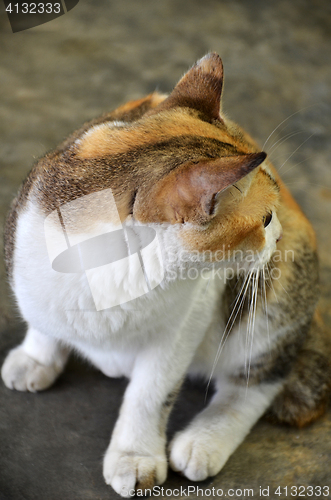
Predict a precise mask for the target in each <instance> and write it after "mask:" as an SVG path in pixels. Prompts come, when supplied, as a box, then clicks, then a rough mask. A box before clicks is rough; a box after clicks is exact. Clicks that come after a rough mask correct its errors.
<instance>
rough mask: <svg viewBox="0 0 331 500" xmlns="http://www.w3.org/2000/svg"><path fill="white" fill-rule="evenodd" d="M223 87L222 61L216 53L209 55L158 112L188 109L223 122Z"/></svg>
mask: <svg viewBox="0 0 331 500" xmlns="http://www.w3.org/2000/svg"><path fill="white" fill-rule="evenodd" d="M222 87H223V64H222V60H221V58H220V57H219V56H218V55H217V54H215V53H211V54H207V55H206V56H205V57H203V58H202V59H200V60H199V61H198V62H197V63H196V64H195V65H194V66H193V67H192V68H191V69H190V70H189V71H188V72H187V73H186V74H185V75H184V76H183V78H182V79H181V80H180V81H179V82H178V84H177V85H176V87H175V88H174V90H173V91H172V93H171V94H170V96H169V97H168V98H167V99H166V100H165V101H163V102H162V103H161V104H160V105H159V106H158V107H157V110H158V111H162V109H170V108H175V107H178V106H180V107H187V108H192V109H196V110H197V111H200V112H201V113H203V114H204V115H205V116H206V117H208V118H209V119H210V120H217V119H218V120H221V118H220V100H221V95H222Z"/></svg>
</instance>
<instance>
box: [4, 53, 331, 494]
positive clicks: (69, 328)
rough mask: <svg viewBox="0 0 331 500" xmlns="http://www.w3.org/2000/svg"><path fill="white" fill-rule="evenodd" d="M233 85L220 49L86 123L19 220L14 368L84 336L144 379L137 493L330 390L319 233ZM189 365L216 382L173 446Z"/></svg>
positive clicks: (18, 380) (115, 439) (16, 208)
mask: <svg viewBox="0 0 331 500" xmlns="http://www.w3.org/2000/svg"><path fill="white" fill-rule="evenodd" d="M222 85H223V67H222V62H221V59H220V58H219V56H218V55H217V54H215V53H211V54H208V55H207V56H205V57H204V58H202V59H201V60H200V61H198V62H197V63H196V64H195V65H194V66H193V67H192V68H191V69H190V70H189V71H188V72H187V73H186V74H185V75H184V76H183V78H182V79H181V80H180V81H179V83H178V84H177V85H176V87H175V88H174V90H173V92H172V93H171V94H170V95H169V96H165V95H161V94H159V93H153V94H151V95H148V96H147V97H145V98H143V99H140V100H137V101H133V102H129V103H127V104H125V105H123V106H121V107H119V108H118V109H116V110H115V111H113V112H112V113H110V114H106V115H104V116H102V117H101V118H99V119H96V120H93V121H91V122H89V123H87V124H85V125H84V126H83V127H82V128H81V129H80V130H78V131H77V132H75V133H74V134H73V135H71V136H70V137H69V138H68V139H67V140H65V141H64V142H63V143H62V144H61V145H60V146H59V147H58V148H57V149H55V150H54V151H52V152H50V153H48V154H47V155H46V156H45V157H44V158H42V159H41V160H39V161H38V162H37V164H36V165H35V166H34V168H33V169H32V171H31V172H30V174H29V175H28V178H27V179H26V181H25V182H24V184H23V186H22V187H21V189H20V191H19V194H18V196H17V198H16V199H15V200H14V202H13V205H12V208H11V212H10V214H9V217H8V220H7V224H6V229H5V242H6V245H5V246H6V248H5V255H6V264H7V269H8V274H9V277H10V282H11V286H12V288H13V291H14V293H15V296H16V299H17V303H18V306H19V309H20V312H21V314H22V316H23V318H24V319H25V320H26V322H27V324H28V329H27V334H26V337H25V339H24V341H23V343H22V344H21V345H19V346H18V347H16V348H15V349H13V350H12V351H10V352H9V354H8V356H7V358H6V360H5V362H4V365H3V367H2V378H3V380H4V383H5V384H6V386H7V387H8V388H10V389H17V390H19V391H32V392H34V391H40V390H44V389H46V388H48V387H50V386H51V385H52V384H53V383H54V381H55V380H56V378H57V377H58V376H59V375H60V373H61V372H62V371H63V370H64V367H65V364H66V361H67V359H68V355H69V352H70V350H75V351H77V352H79V353H80V354H81V355H82V356H84V357H85V358H86V359H87V360H89V361H90V362H91V363H93V365H94V366H96V367H97V368H99V369H100V370H101V371H102V372H103V373H104V374H105V375H107V376H109V377H121V376H126V377H128V378H129V379H130V383H129V385H128V387H127V390H126V392H125V395H124V400H123V404H122V407H121V410H120V414H119V418H118V420H117V423H116V425H115V428H114V430H113V434H112V439H111V442H110V445H109V447H108V449H107V451H106V454H105V457H104V465H103V474H104V478H105V481H106V483H108V484H110V485H111V486H112V487H113V488H114V489H115V491H116V492H118V493H119V494H121V495H122V496H130V495H131V494H132V491H133V490H134V489H136V488H141V489H145V488H151V487H153V485H154V484H157V485H159V484H162V483H163V482H164V481H165V480H166V477H167V468H168V459H169V463H170V466H171V468H172V469H173V470H175V471H180V472H181V473H182V474H184V475H185V476H186V477H187V478H189V479H190V480H194V481H201V480H203V479H205V478H207V477H208V476H213V475H215V474H217V473H218V472H219V471H220V470H221V469H222V467H223V465H224V464H225V463H226V461H227V460H228V458H229V456H230V455H231V454H232V453H233V452H234V451H235V449H236V448H237V446H238V445H239V444H240V443H241V442H242V441H243V439H244V438H245V436H246V435H247V434H248V432H249V431H250V429H251V428H252V426H253V425H254V424H255V423H256V422H257V420H258V419H259V418H260V417H261V416H262V415H263V414H264V413H265V412H266V411H267V410H268V412H269V414H270V415H272V416H273V418H275V419H278V421H281V422H286V423H290V424H295V425H298V426H303V425H306V424H308V423H309V422H311V421H313V420H314V419H315V418H317V417H318V416H319V415H321V414H322V412H323V411H324V409H325V406H326V402H327V400H328V395H329V389H330V381H331V368H330V361H329V359H330V358H329V354H328V353H329V352H330V338H329V337H328V335H327V333H326V332H325V330H324V328H323V325H322V324H321V321H320V319H319V317H318V314H317V313H316V302H317V299H318V263H317V255H316V241H315V235H314V231H313V229H312V227H311V225H310V223H309V222H308V221H307V219H306V218H305V216H304V215H303V213H302V211H301V210H300V208H299V207H298V205H297V204H296V202H295V201H294V200H293V198H292V197H291V195H290V193H289V192H288V190H287V189H286V187H285V186H284V184H283V183H282V181H281V179H280V178H279V176H278V174H277V172H276V171H275V169H274V167H273V166H272V165H271V164H270V163H269V161H268V159H267V158H266V154H265V153H264V152H261V151H260V150H259V148H258V146H257V145H256V144H255V143H254V141H253V140H252V139H251V138H250V137H249V136H248V135H247V133H245V132H244V131H243V130H241V129H240V128H239V127H238V126H237V125H235V124H234V123H232V122H231V121H230V120H229V119H228V118H227V117H226V116H224V114H223V113H222V111H221V109H220V99H221V93H222ZM115 254H116V255H115ZM114 255H115V256H114ZM187 375H189V376H195V375H199V376H202V377H204V378H205V379H206V381H210V380H213V383H214V385H215V388H216V389H215V393H214V395H213V397H212V399H211V401H210V403H209V405H208V406H207V407H206V408H205V409H204V410H203V411H202V412H201V413H200V414H198V415H197V416H196V417H195V418H194V419H193V420H192V421H191V423H190V424H189V425H188V427H187V428H185V429H184V430H182V431H180V432H178V433H177V434H176V435H175V436H174V438H173V439H172V441H171V443H170V445H169V448H168V449H167V447H166V426H167V420H168V415H169V413H170V411H171V408H172V405H173V403H174V401H175V399H176V395H177V394H178V391H179V389H180V387H181V384H182V382H183V379H184V378H185V377H186V376H187ZM167 456H168V458H167Z"/></svg>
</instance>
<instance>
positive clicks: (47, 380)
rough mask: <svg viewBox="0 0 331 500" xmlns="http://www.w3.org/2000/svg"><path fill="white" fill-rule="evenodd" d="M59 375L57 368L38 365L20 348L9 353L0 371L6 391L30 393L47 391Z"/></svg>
mask: <svg viewBox="0 0 331 500" xmlns="http://www.w3.org/2000/svg"><path fill="white" fill-rule="evenodd" d="M59 373H60V370H59V368H58V367H56V366H55V365H49V366H46V365H42V364H40V363H38V362H37V361H35V360H34V359H33V358H31V357H30V356H28V354H26V352H25V351H24V349H23V348H22V347H16V349H13V350H12V351H10V353H9V354H8V356H7V358H6V359H5V362H4V364H3V366H2V369H1V376H2V380H3V381H4V383H5V385H6V387H8V389H16V390H17V391H30V392H36V391H42V390H44V389H47V388H48V387H49V386H51V385H52V384H53V382H54V381H55V379H56V378H57V376H58V375H59Z"/></svg>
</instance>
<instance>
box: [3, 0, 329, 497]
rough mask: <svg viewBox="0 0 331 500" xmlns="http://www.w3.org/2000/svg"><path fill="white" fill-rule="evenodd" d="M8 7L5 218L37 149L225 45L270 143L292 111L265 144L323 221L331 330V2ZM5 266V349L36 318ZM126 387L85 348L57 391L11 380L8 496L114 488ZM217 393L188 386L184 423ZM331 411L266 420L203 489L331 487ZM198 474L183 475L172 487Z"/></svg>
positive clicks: (237, 84) (229, 98) (239, 112)
mask: <svg viewBox="0 0 331 500" xmlns="http://www.w3.org/2000/svg"><path fill="white" fill-rule="evenodd" d="M0 10H1V18H0V29H1V34H0V46H1V52H0V96H1V97H0V178H1V182H0V197H1V198H0V199H1V220H3V219H4V217H5V213H6V211H7V209H8V206H9V203H10V200H11V199H12V197H13V195H14V194H15V191H16V190H17V187H18V185H19V184H20V182H21V181H22V180H23V179H24V177H25V176H26V174H27V172H28V170H29V169H30V167H31V165H32V163H33V161H34V159H35V158H37V157H39V156H41V155H42V154H44V153H45V152H46V151H47V150H48V149H50V148H53V147H54V146H55V145H56V144H57V143H58V142H59V141H61V140H62V139H63V138H64V137H65V136H66V135H67V134H68V133H69V132H70V131H72V130H73V129H75V128H76V127H77V126H79V125H80V124H81V123H82V122H84V121H85V120H87V119H89V118H92V117H95V116H97V115H99V114H101V113H102V112H104V111H106V110H109V109H112V108H114V107H116V106H117V105H118V104H119V103H123V102H125V100H127V99H134V98H138V97H140V96H143V95H144V94H146V93H148V92H151V91H153V90H154V89H155V88H158V89H160V90H162V91H170V90H171V88H172V86H173V85H174V84H175V82H176V81H177V80H178V78H179V77H180V76H181V75H182V73H183V72H184V71H185V70H186V69H187V68H188V67H189V66H190V65H191V64H192V63H193V62H194V61H195V60H196V59H197V58H199V57H201V56H203V55H204V54H205V53H206V52H208V51H209V50H214V51H217V52H218V53H219V54H220V55H221V57H222V58H223V61H224V66H225V75H226V82H225V93H224V110H225V111H226V112H227V113H228V114H229V115H230V116H231V117H232V118H233V119H235V120H237V121H238V122H239V123H240V124H241V125H243V126H244V127H245V128H246V129H247V130H248V131H249V132H250V133H251V134H252V135H253V136H254V137H255V138H256V139H257V140H258V141H259V142H260V144H261V145H262V144H263V143H264V141H265V140H266V138H267V137H268V135H269V134H270V133H271V131H272V130H273V129H274V128H275V127H276V126H277V125H278V124H279V123H280V122H282V120H284V119H286V118H288V117H289V116H290V115H291V114H293V116H292V117H291V118H290V119H288V121H286V122H285V123H284V124H283V125H282V126H281V127H280V128H279V129H278V131H277V132H276V133H275V134H274V135H273V136H272V137H271V138H270V139H269V141H268V142H267V145H266V147H265V149H266V151H267V152H268V153H269V154H270V155H271V157H272V158H273V159H274V162H275V164H276V166H277V167H278V168H279V169H280V170H281V172H282V174H283V177H284V179H285V180H286V181H287V183H288V185H289V186H290V187H291V189H292V192H293V193H294V195H295V197H296V199H297V200H299V202H300V203H301V205H302V207H303V209H304V211H305V212H306V214H307V215H308V217H309V218H310V219H311V221H312V222H313V224H314V226H315V228H316V231H317V236H318V242H319V249H320V250H319V251H320V260H321V285H322V298H321V303H320V304H321V310H322V313H323V317H324V319H325V321H326V323H327V324H328V326H329V327H331V254H330V244H331V232H330V220H331V169H330V159H331V158H330V156H331V141H330V139H329V138H330V132H331V123H330V111H331V90H330V83H331V46H330V37H331V4H330V2H329V0H315V1H312V0H307V1H306V0H293V1H292V2H289V1H285V0H279V1H268V2H266V1H263V0H251V1H248V0H246V1H245V0H234V1H225V0H204V1H199V0H190V1H188V0H187V1H185V0H164V1H162V2H161V1H157V0H154V1H152V0H141V1H139V2H138V1H137V0H136V1H134V0H122V1H117V2H110V1H107V0H99V1H98V2H93V1H92V0H81V1H80V3H79V4H78V5H77V6H76V7H75V8H74V9H73V10H72V11H71V12H69V13H68V14H66V15H65V16H63V17H60V18H58V19H56V20H54V21H52V22H50V23H48V24H45V25H42V26H39V27H37V28H34V29H31V30H27V31H23V32H20V33H16V34H12V33H11V31H10V27H9V23H8V20H7V18H6V16H5V12H4V8H3V6H2V5H1V6H0ZM294 113H295V114H294ZM290 133H293V136H291V137H289V138H288V139H287V140H286V141H285V142H283V143H282V142H281V141H280V142H278V143H277V144H276V141H278V140H280V139H281V138H284V137H285V136H286V135H287V134H290ZM273 145H275V146H273ZM0 272H1V285H0V325H1V330H2V335H1V336H0V356H1V359H0V361H1V362H2V360H3V358H4V356H5V354H6V352H7V351H8V350H9V349H10V348H11V347H13V346H14V345H16V344H17V342H18V341H19V340H20V339H21V338H22V336H23V332H24V326H22V324H20V323H19V322H18V315H17V312H16V311H15V308H14V307H13V301H12V299H11V296H10V292H9V290H8V287H7V285H6V281H5V274H4V268H3V264H1V271H0ZM125 385H126V383H125V381H114V380H111V379H107V378H106V377H104V376H103V375H101V374H100V373H98V372H97V371H95V370H93V369H92V368H89V367H87V366H86V365H84V364H83V363H82V362H81V361H78V360H72V361H71V362H70V364H69V367H68V369H67V371H66V372H65V374H64V375H63V376H62V377H61V378H60V380H59V381H58V383H57V384H56V385H55V386H54V387H53V388H52V389H51V390H49V391H46V392H45V393H41V394H35V395H33V394H23V393H15V392H11V391H9V390H7V389H5V388H4V387H3V385H2V384H1V385H0V392H1V408H0V429H1V435H0V443H1V445H0V446H1V448H0V449H1V453H0V499H1V500H21V499H22V500H23V499H24V500H58V499H61V500H78V499H83V500H92V499H93V500H96V499H98V500H99V499H106V498H107V499H108V498H115V497H116V495H115V493H114V492H113V491H112V490H111V489H110V488H109V487H107V486H106V485H105V484H104V483H103V479H102V473H101V463H102V456H103V452H104V451H105V449H106V447H107V444H108V440H109V436H110V433H111V430H112V428H113V425H114V422H115V419H116V415H117V412H118V408H119V405H120V401H121V397H122V395H123V391H124V388H125ZM203 400H204V388H203V387H195V386H192V385H190V384H187V386H186V388H185V390H184V391H183V394H182V396H181V398H180V401H179V403H178V405H177V408H176V411H175V413H174V415H173V418H172V423H171V429H170V432H173V430H174V429H176V428H179V427H181V426H182V425H183V424H184V422H185V421H187V420H188V419H190V418H191V417H192V415H193V414H194V412H196V411H197V409H198V408H201V407H202V405H203ZM330 417H331V412H330V410H329V412H328V414H327V415H326V416H324V417H323V418H321V419H320V420H319V421H318V422H316V423H315V424H313V425H312V426H310V427H309V428H307V429H303V430H300V431H298V430H296V429H292V428H286V427H281V426H272V425H271V424H269V423H268V422H266V421H265V420H261V421H260V422H259V423H258V424H257V425H256V426H255V428H254V429H253V431H252V432H251V434H250V436H249V437H248V438H247V439H246V441H245V442H244V443H243V444H242V445H241V446H240V447H239V449H238V450H237V451H236V453H235V454H234V455H233V456H232V457H231V458H230V460H229V462H228V463H227V464H226V466H225V467H224V469H223V470H222V472H221V473H220V474H219V475H218V476H217V477H215V478H213V479H211V480H208V481H206V482H205V483H202V484H200V486H201V487H203V488H209V487H211V488H212V487H213V486H214V487H218V488H223V490H224V492H225V493H226V492H227V490H228V489H229V488H235V489H237V488H241V489H242V490H243V489H244V488H253V489H254V498H260V496H259V486H262V487H263V488H266V487H267V486H270V496H269V498H283V497H284V496H285V490H282V493H283V495H282V496H281V497H279V496H277V495H276V494H275V489H276V487H277V486H278V485H280V486H281V487H285V486H292V485H303V486H308V485H320V486H325V485H329V486H330V487H331V472H330V463H331V443H330V438H331V418H330ZM190 484H192V483H190V482H189V481H187V480H186V479H184V478H182V477H180V476H178V475H176V474H174V473H170V474H169V478H168V480H167V483H166V486H167V487H169V488H174V487H178V486H180V485H182V486H183V487H187V486H188V485H190ZM292 492H294V490H292ZM206 493H208V492H206ZM322 493H323V491H322ZM324 493H326V490H324ZM230 494H231V492H230ZM228 496H229V495H228ZM288 496H290V492H288ZM317 496H318V491H317V490H316V491H315V494H314V496H313V498H317ZM196 497H197V494H196V493H195V494H191V495H190V498H196ZM326 497H328V495H325V496H324V497H323V495H322V497H321V498H326ZM171 498H172V497H171ZM234 498H247V494H246V496H245V495H244V491H243V492H242V493H240V491H238V492H237V493H236V494H235V496H234Z"/></svg>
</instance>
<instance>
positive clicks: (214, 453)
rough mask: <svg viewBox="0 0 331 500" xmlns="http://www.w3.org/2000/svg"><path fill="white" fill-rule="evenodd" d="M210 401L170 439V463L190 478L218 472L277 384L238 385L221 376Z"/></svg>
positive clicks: (266, 404)
mask: <svg viewBox="0 0 331 500" xmlns="http://www.w3.org/2000/svg"><path fill="white" fill-rule="evenodd" d="M218 385H219V387H218V391H217V392H216V394H215V396H214V397H213V399H212V401H211V403H210V405H209V406H208V407H207V408H206V409H205V410H204V411H202V412H201V413H200V414H199V415H198V416H197V417H196V418H195V419H194V420H193V421H192V422H191V424H190V425H189V426H188V427H187V428H186V429H185V430H184V431H181V432H178V433H177V434H176V435H175V437H174V438H173V440H172V442H171V443H170V466H171V467H172V469H173V470H175V471H180V472H182V473H183V474H184V475H185V476H186V477H187V478H188V479H191V480H192V481H202V480H204V479H206V478H207V477H209V476H214V475H215V474H217V473H218V472H219V471H220V470H221V469H222V467H223V466H224V464H225V463H226V462H227V460H228V458H229V457H230V455H231V454H232V453H233V452H234V451H235V449H236V448H237V447H238V446H239V445H240V443H241V442H242V441H243V440H244V438H245V436H246V435H247V434H248V433H249V431H250V430H251V428H252V426H253V425H254V424H255V423H256V422H257V420H258V419H259V418H260V417H261V416H262V415H263V413H264V412H265V411H266V409H267V408H268V407H269V406H270V404H271V402H272V400H273V399H274V397H275V395H276V394H277V392H278V391H279V389H280V385H279V384H261V385H256V386H252V387H247V388H246V387H243V386H237V385H236V384H235V383H232V382H230V381H226V380H223V381H222V382H221V383H219V384H218Z"/></svg>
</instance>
